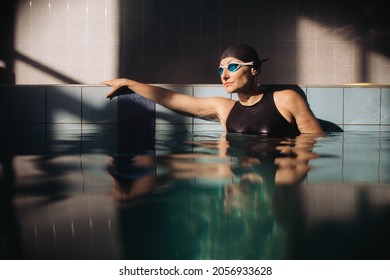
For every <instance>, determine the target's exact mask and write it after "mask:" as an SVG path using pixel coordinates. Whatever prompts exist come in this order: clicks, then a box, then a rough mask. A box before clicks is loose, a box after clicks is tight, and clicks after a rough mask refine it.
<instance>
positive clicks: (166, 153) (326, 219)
mask: <svg viewBox="0 0 390 280" xmlns="http://www.w3.org/2000/svg"><path fill="white" fill-rule="evenodd" d="M124 131H125V130H122V133H124ZM83 133H84V134H83V135H80V131H77V132H75V133H74V134H71V133H64V134H58V135H57V136H58V138H55V139H51V141H47V140H45V137H40V138H38V137H36V138H31V137H24V138H23V139H36V141H29V142H27V143H25V144H24V146H23V147H21V149H17V148H16V147H15V146H12V145H11V147H13V149H1V150H0V166H1V168H0V186H1V188H0V190H1V200H0V206H1V215H2V216H1V218H2V226H1V227H0V257H1V258H2V259H10V258H11V259H324V258H325V259H326V258H330V259H356V258H357V259H373V258H374V259H388V258H389V257H390V251H389V250H388V249H389V248H390V242H389V238H388V236H390V226H389V223H388V220H389V218H390V188H389V183H390V177H389V176H388V174H389V172H388V171H389V170H390V169H389V168H390V161H389V159H390V157H389V154H390V141H389V139H390V137H389V136H390V135H389V134H386V133H382V134H381V135H380V136H378V135H372V134H367V133H366V134H364V133H360V134H350V133H336V134H329V135H326V136H323V137H318V138H316V137H312V136H310V135H300V136H298V137H296V138H284V139H273V138H266V137H257V136H249V135H239V134H219V133H209V132H207V133H205V134H181V135H175V134H158V135H156V141H155V144H154V145H152V146H149V144H148V143H153V142H154V141H150V142H148V143H147V144H146V141H140V138H137V140H136V141H134V142H132V141H131V139H133V138H134V137H133V136H132V135H131V134H129V135H125V136H126V137H125V138H123V137H122V136H123V135H122V134H121V135H119V134H117V133H116V132H114V131H110V132H109V133H107V135H106V134H104V133H88V132H87V131H84V132H83ZM3 135H4V134H3ZM117 135H118V138H120V139H116V138H117ZM41 138H42V139H43V141H44V142H43V143H41V142H39V141H38V140H39V139H41ZM18 139H20V138H18ZM2 141H3V140H2ZM9 143H11V141H9V142H7V141H5V142H4V141H3V142H1V146H3V147H4V146H7V145H9ZM16 144H17V143H16ZM34 145H35V146H34ZM115 145H117V147H116V148H114V147H113V146H115ZM121 145H130V147H127V146H121ZM42 147H43V148H42ZM154 147H155V148H154ZM6 151H13V152H12V153H10V152H6Z"/></svg>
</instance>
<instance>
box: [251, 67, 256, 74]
mask: <svg viewBox="0 0 390 280" xmlns="http://www.w3.org/2000/svg"><path fill="white" fill-rule="evenodd" d="M251 74H252V76H255V75H257V70H256V69H255V68H251Z"/></svg>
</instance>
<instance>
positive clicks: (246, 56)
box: [221, 43, 268, 72]
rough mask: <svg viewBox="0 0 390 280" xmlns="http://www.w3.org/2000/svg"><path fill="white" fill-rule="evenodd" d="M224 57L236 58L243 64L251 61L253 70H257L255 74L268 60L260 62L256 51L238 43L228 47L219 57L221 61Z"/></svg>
mask: <svg viewBox="0 0 390 280" xmlns="http://www.w3.org/2000/svg"><path fill="white" fill-rule="evenodd" d="M226 57H234V58H238V59H239V60H241V61H243V62H250V61H253V64H254V67H253V68H254V69H255V70H257V72H260V67H261V64H262V63H263V62H265V61H267V60H268V59H263V60H260V58H259V55H258V54H257V51H256V50H255V49H254V48H252V47H251V46H249V45H247V44H243V43H238V44H235V45H233V46H230V47H228V48H227V49H226V50H225V51H224V52H223V53H222V55H221V60H222V59H224V58H226Z"/></svg>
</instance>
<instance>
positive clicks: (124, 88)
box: [99, 79, 132, 100]
mask: <svg viewBox="0 0 390 280" xmlns="http://www.w3.org/2000/svg"><path fill="white" fill-rule="evenodd" d="M99 84H100V85H106V86H109V87H111V90H110V92H109V93H107V95H106V98H109V99H110V100H111V99H113V98H114V97H117V96H119V95H123V94H128V93H132V92H131V91H129V86H130V85H131V80H128V79H113V80H106V81H103V82H100V83H99Z"/></svg>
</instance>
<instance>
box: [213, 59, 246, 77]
mask: <svg viewBox="0 0 390 280" xmlns="http://www.w3.org/2000/svg"><path fill="white" fill-rule="evenodd" d="M244 65H253V62H246V63H236V62H233V63H229V64H228V65H227V66H219V67H218V73H219V75H222V73H223V69H225V68H227V70H229V71H230V72H236V71H237V70H238V69H240V68H241V66H244Z"/></svg>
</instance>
